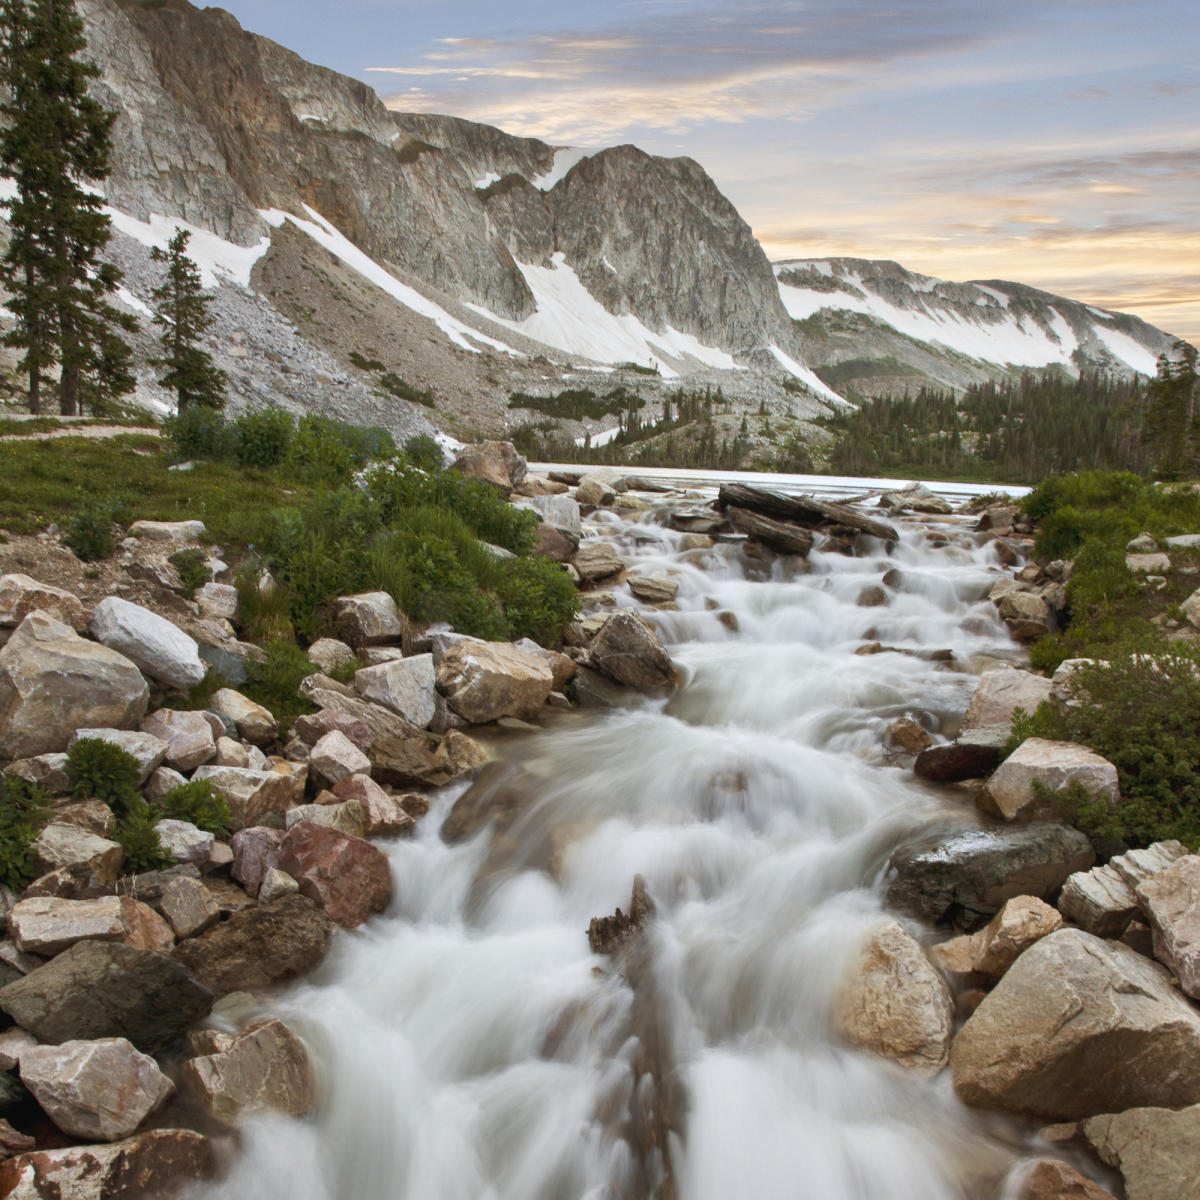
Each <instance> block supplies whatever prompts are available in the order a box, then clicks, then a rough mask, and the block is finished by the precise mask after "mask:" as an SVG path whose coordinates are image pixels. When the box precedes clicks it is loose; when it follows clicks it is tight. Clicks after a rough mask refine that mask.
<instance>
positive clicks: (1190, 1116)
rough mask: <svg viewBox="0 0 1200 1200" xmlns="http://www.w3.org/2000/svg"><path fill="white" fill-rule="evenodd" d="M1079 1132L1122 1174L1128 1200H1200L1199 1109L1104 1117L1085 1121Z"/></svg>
mask: <svg viewBox="0 0 1200 1200" xmlns="http://www.w3.org/2000/svg"><path fill="white" fill-rule="evenodd" d="M1079 1131H1080V1133H1082V1135H1083V1138H1084V1141H1086V1142H1087V1143H1088V1145H1089V1146H1091V1148H1092V1149H1093V1150H1094V1151H1095V1152H1096V1155H1097V1156H1098V1157H1099V1159H1100V1160H1101V1161H1102V1162H1104V1163H1106V1164H1107V1165H1108V1166H1110V1167H1112V1168H1113V1169H1114V1170H1116V1171H1119V1172H1120V1175H1121V1178H1122V1180H1123V1181H1124V1183H1125V1195H1126V1197H1127V1198H1128V1200H1185V1198H1186V1200H1191V1198H1192V1197H1194V1196H1200V1104H1193V1105H1189V1106H1188V1107H1187V1108H1184V1109H1180V1110H1179V1111H1174V1110H1172V1109H1169V1108H1131V1109H1129V1110H1127V1111H1126V1112H1120V1113H1103V1114H1102V1115H1100V1116H1098V1117H1089V1118H1088V1119H1087V1120H1086V1121H1082V1122H1080V1126H1079Z"/></svg>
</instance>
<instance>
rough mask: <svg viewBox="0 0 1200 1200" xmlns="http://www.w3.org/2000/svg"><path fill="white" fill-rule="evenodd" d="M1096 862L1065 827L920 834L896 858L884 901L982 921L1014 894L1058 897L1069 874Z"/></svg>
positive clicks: (924, 914)
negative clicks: (943, 835)
mask: <svg viewBox="0 0 1200 1200" xmlns="http://www.w3.org/2000/svg"><path fill="white" fill-rule="evenodd" d="M1094 860H1095V855H1094V854H1093V853H1092V847H1091V843H1090V842H1089V841H1088V839H1087V837H1086V836H1085V835H1084V834H1082V833H1080V832H1079V830H1077V829H1071V828H1069V827H1067V826H1065V825H1056V824H1051V823H1035V824H1032V825H1021V826H1013V827H1010V828H1006V829H964V830H961V831H959V832H958V833H954V834H951V835H950V836H948V837H939V836H936V835H935V836H928V835H922V836H921V837H919V838H917V839H915V840H914V841H912V842H910V843H908V844H906V845H904V846H901V847H900V848H899V849H897V850H896V852H895V853H894V854H893V855H892V857H891V860H890V862H889V863H888V869H887V875H886V880H887V902H888V904H889V905H891V906H893V907H895V908H897V909H899V910H900V911H901V912H905V913H909V914H911V915H912V916H916V917H921V918H922V919H924V920H927V921H935V922H936V921H941V920H943V919H945V918H948V917H952V916H956V917H957V918H958V919H959V920H960V921H962V922H963V923H964V924H966V925H968V926H971V925H979V924H983V923H984V922H985V921H986V920H987V919H990V917H991V916H992V915H993V914H994V913H996V912H998V911H999V910H1000V908H1001V907H1002V906H1003V904H1004V902H1005V901H1006V900H1011V899H1012V898H1013V897H1014V896H1037V897H1038V898H1039V899H1042V900H1047V901H1053V900H1054V898H1055V897H1056V896H1057V895H1058V891H1059V889H1060V888H1061V887H1062V885H1063V883H1064V882H1065V881H1066V879H1067V876H1069V875H1071V874H1073V873H1074V872H1076V871H1082V870H1085V869H1086V868H1088V867H1089V866H1091V864H1092V862H1093V861H1094Z"/></svg>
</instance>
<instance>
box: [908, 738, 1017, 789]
mask: <svg viewBox="0 0 1200 1200" xmlns="http://www.w3.org/2000/svg"><path fill="white" fill-rule="evenodd" d="M999 765H1000V750H999V748H998V747H996V746H987V745H981V744H979V743H972V742H950V743H948V744H946V745H942V746H929V747H928V748H926V749H925V750H922V751H921V752H920V753H919V754H918V755H917V760H916V762H914V763H913V772H914V773H915V774H916V775H919V776H920V777H921V778H922V779H928V780H930V781H931V782H933V783H958V782H959V781H960V780H963V779H982V778H983V777H984V776H986V775H990V774H991V773H992V772H993V771H994V770H995V769H996V767H997V766H999Z"/></svg>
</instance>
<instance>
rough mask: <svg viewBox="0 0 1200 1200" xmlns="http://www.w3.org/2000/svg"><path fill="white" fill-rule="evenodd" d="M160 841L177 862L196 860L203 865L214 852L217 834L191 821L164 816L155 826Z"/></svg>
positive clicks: (195, 861)
mask: <svg viewBox="0 0 1200 1200" xmlns="http://www.w3.org/2000/svg"><path fill="white" fill-rule="evenodd" d="M154 832H155V833H156V834H158V843H159V845H160V846H162V848H163V849H164V850H165V851H166V852H167V853H168V854H169V855H170V856H171V857H172V858H173V859H174V860H175V861H176V862H194V863H199V864H201V865H203V864H204V863H206V862H208V859H209V855H211V854H212V848H213V845H214V844H215V843H216V840H217V839H216V835H215V834H211V833H209V832H208V831H207V830H205V829H200V828H199V827H198V826H196V825H193V824H192V823H191V821H177V820H175V819H174V818H170V817H167V818H164V819H163V820H161V821H159V822H158V824H157V825H155V826H154Z"/></svg>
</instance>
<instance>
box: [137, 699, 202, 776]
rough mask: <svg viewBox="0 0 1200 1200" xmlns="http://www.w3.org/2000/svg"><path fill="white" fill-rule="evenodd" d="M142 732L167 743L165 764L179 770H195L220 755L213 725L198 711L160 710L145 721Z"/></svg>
mask: <svg viewBox="0 0 1200 1200" xmlns="http://www.w3.org/2000/svg"><path fill="white" fill-rule="evenodd" d="M142 732H143V733H149V734H153V735H154V737H156V738H160V739H161V740H162V741H164V742H165V743H166V753H165V755H164V757H163V762H164V763H166V765H167V766H168V767H171V768H172V769H173V770H176V771H194V770H195V769H196V768H197V767H199V766H203V764H204V763H206V762H209V761H210V760H211V759H213V758H214V757H215V756H216V753H217V744H216V739H215V738H214V737H213V731H212V726H211V725H210V724H209V722H208V718H207V717H206V716H205V715H204V713H202V712H199V711H193V712H179V711H177V710H175V709H171V708H160V709H158V710H157V711H155V712H152V713H151V714H150V715H149V716H148V717H147V718H146V719H145V720H144V721H143V722H142Z"/></svg>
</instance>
